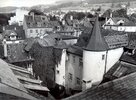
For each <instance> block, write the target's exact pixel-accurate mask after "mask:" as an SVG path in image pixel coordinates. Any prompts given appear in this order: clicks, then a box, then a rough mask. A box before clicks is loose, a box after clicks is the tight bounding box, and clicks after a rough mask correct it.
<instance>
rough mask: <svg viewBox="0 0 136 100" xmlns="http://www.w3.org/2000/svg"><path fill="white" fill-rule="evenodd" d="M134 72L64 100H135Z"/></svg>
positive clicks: (135, 75) (135, 76)
mask: <svg viewBox="0 0 136 100" xmlns="http://www.w3.org/2000/svg"><path fill="white" fill-rule="evenodd" d="M135 83H136V72H135V73H132V74H129V75H127V76H124V77H121V78H118V79H116V80H113V81H110V82H107V83H104V84H101V85H99V86H98V87H96V88H93V89H88V90H86V91H83V92H81V93H79V94H76V95H74V96H71V97H69V98H66V99H64V100H135V98H136V84H135Z"/></svg>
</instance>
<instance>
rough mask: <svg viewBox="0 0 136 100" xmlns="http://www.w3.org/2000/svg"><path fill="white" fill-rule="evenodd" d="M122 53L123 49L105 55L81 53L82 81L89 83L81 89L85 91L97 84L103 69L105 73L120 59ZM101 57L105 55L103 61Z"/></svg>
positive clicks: (104, 52) (102, 53)
mask: <svg viewBox="0 0 136 100" xmlns="http://www.w3.org/2000/svg"><path fill="white" fill-rule="evenodd" d="M122 53H123V48H117V49H113V50H109V51H107V53H106V51H102V52H92V51H83V80H85V81H91V82H90V83H86V84H84V85H85V86H86V87H84V86H83V88H86V89H87V88H90V87H91V86H92V84H93V85H97V84H99V83H100V82H101V81H102V79H103V75H104V73H105V67H106V72H107V71H108V70H109V69H110V68H111V67H112V66H113V65H114V64H115V63H116V62H117V61H118V60H119V59H120V57H121V55H122ZM102 55H105V57H104V60H102ZM106 55H107V56H106ZM106 57H107V61H106Z"/></svg>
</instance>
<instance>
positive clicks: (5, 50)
mask: <svg viewBox="0 0 136 100" xmlns="http://www.w3.org/2000/svg"><path fill="white" fill-rule="evenodd" d="M3 46H4V57H7V56H8V53H7V44H6V39H4V40H3Z"/></svg>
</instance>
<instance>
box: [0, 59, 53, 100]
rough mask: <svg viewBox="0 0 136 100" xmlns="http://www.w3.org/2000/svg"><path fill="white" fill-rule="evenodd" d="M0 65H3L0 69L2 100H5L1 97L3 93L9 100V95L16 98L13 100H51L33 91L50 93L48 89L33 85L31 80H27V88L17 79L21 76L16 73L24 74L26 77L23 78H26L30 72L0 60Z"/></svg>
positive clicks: (0, 98)
mask: <svg viewBox="0 0 136 100" xmlns="http://www.w3.org/2000/svg"><path fill="white" fill-rule="evenodd" d="M0 63H1V65H0V69H1V70H0V80H1V82H0V100H3V99H4V97H3V96H1V93H2V94H6V96H7V98H9V97H8V96H9V95H12V96H14V98H13V99H17V98H20V100H26V99H27V100H45V99H49V100H51V98H50V97H51V96H49V97H43V96H42V95H39V94H37V93H35V92H32V91H31V89H32V90H41V91H43V89H44V91H49V90H48V89H47V88H46V87H43V86H41V84H34V83H33V84H32V83H31V82H29V80H27V86H26V85H25V83H21V82H20V81H19V80H18V79H17V77H16V76H19V75H20V74H17V73H16V74H15V73H14V71H17V72H19V73H22V74H24V76H22V77H24V78H25V74H28V73H29V72H26V71H27V70H26V69H24V68H20V67H18V66H14V65H11V64H8V63H6V62H5V61H3V60H1V59H0ZM22 74H21V75H22ZM33 80H35V81H36V79H33ZM24 81H25V80H24ZM38 81H39V80H38ZM41 88H42V89H41ZM28 89H30V90H28ZM2 97H3V98H2ZM21 98H22V99H21ZM23 98H24V99H23ZM10 99H11V98H10ZM4 100H9V99H4Z"/></svg>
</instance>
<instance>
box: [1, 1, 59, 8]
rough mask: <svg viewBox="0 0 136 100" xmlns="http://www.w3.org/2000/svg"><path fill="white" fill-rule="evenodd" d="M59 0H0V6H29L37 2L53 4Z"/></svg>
mask: <svg viewBox="0 0 136 100" xmlns="http://www.w3.org/2000/svg"><path fill="white" fill-rule="evenodd" d="M56 1H60V0H0V7H5V6H16V7H22V6H26V7H31V6H34V5H38V4H45V5H46V4H47V5H48V4H54V3H55V2H56Z"/></svg>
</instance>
